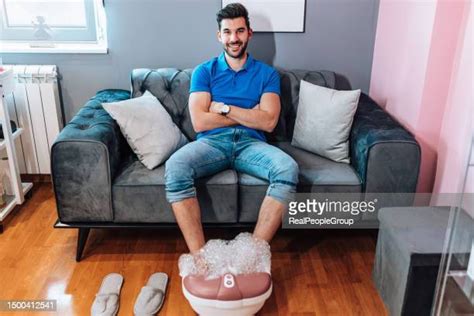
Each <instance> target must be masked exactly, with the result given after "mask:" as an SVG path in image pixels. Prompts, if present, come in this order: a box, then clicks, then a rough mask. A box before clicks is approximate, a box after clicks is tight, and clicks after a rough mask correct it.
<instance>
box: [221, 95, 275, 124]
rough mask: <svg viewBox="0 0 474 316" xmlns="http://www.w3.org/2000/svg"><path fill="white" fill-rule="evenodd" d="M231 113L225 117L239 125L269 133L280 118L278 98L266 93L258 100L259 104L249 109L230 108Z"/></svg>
mask: <svg viewBox="0 0 474 316" xmlns="http://www.w3.org/2000/svg"><path fill="white" fill-rule="evenodd" d="M230 107H231V109H232V110H231V111H230V112H229V114H227V116H226V117H228V118H230V119H232V120H234V121H236V122H238V123H240V124H241V125H244V126H247V127H250V128H254V129H258V130H261V131H265V132H271V131H273V129H274V128H275V126H276V124H277V122H278V117H279V116H280V110H281V106H280V97H279V95H278V94H276V93H273V92H267V93H264V94H263V95H262V97H261V98H260V103H259V104H257V105H255V106H254V107H253V108H251V109H243V108H240V107H236V106H230Z"/></svg>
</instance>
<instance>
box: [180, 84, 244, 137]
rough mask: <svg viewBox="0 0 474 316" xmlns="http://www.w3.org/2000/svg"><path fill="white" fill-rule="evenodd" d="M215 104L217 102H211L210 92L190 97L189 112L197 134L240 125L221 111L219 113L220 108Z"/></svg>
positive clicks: (194, 93)
mask: <svg viewBox="0 0 474 316" xmlns="http://www.w3.org/2000/svg"><path fill="white" fill-rule="evenodd" d="M213 103H217V102H211V94H210V93H208V92H193V93H191V95H190V96H189V112H190V114H191V122H192V124H193V128H194V130H195V131H196V133H199V132H204V131H208V130H211V129H214V128H218V127H225V126H233V125H238V123H237V122H236V121H234V120H232V119H230V118H228V117H226V116H223V115H221V114H220V113H221V112H220V110H219V112H217V110H218V109H219V108H220V106H218V105H215V104H213Z"/></svg>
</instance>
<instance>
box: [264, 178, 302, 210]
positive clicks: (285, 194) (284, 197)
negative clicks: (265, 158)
mask: <svg viewBox="0 0 474 316" xmlns="http://www.w3.org/2000/svg"><path fill="white" fill-rule="evenodd" d="M295 193H296V186H293V185H288V184H282V183H273V184H270V185H269V186H268V189H267V195H268V196H271V197H272V198H274V199H275V200H277V201H279V202H281V203H283V204H285V205H286V206H287V205H288V203H290V201H292V200H293V199H294V196H295Z"/></svg>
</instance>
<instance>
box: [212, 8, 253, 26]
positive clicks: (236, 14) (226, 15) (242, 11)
mask: <svg viewBox="0 0 474 316" xmlns="http://www.w3.org/2000/svg"><path fill="white" fill-rule="evenodd" d="M236 18H245V24H246V25H247V28H248V29H250V22H249V13H248V11H247V9H246V8H245V7H244V5H243V4H241V3H229V4H228V5H226V6H225V7H224V8H222V9H220V10H219V12H217V24H218V25H219V30H220V29H221V22H222V20H224V19H236Z"/></svg>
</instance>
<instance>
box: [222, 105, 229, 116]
mask: <svg viewBox="0 0 474 316" xmlns="http://www.w3.org/2000/svg"><path fill="white" fill-rule="evenodd" d="M229 112H230V106H228V105H227V104H222V106H221V114H222V115H227V114H229Z"/></svg>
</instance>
